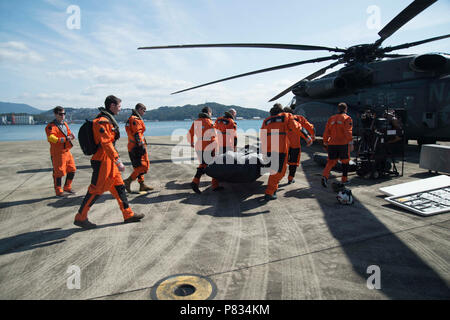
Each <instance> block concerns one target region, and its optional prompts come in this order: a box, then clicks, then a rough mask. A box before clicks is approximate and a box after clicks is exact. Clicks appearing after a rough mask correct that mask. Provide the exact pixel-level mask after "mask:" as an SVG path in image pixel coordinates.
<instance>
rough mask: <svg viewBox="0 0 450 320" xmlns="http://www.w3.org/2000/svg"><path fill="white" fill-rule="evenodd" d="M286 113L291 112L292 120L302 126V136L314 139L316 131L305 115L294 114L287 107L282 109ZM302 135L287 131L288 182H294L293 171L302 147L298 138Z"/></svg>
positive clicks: (296, 165) (298, 162) (295, 168)
mask: <svg viewBox="0 0 450 320" xmlns="http://www.w3.org/2000/svg"><path fill="white" fill-rule="evenodd" d="M283 111H284V112H286V113H291V114H292V116H293V117H294V120H295V121H297V122H298V123H300V125H301V126H302V133H303V135H304V136H306V137H307V136H310V137H311V139H312V141H314V140H315V138H316V136H315V134H316V132H315V130H314V125H313V124H311V123H310V122H308V120H306V118H305V117H303V116H301V115H299V114H294V110H292V109H291V108H289V107H286V108H284V109H283ZM301 137H302V135H296V134H295V133H294V131H291V132H289V133H288V138H289V152H288V166H289V175H288V184H291V183H294V182H295V180H294V177H295V172H296V171H297V168H298V166H299V165H300V156H301V154H302V148H301V144H300V138H301Z"/></svg>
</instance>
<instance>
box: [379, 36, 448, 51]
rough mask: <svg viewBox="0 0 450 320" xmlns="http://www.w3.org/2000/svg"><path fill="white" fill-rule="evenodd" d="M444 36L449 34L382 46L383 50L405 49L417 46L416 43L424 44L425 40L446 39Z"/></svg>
mask: <svg viewBox="0 0 450 320" xmlns="http://www.w3.org/2000/svg"><path fill="white" fill-rule="evenodd" d="M446 38H450V34H446V35H443V36H439V37H434V38H429V39H425V40H420V41H415V42H410V43H404V44H400V45H397V46H393V47H385V48H383V52H391V51H394V50H400V49H406V48H410V47H414V46H418V45H421V44H424V43H427V42H432V41H437V40H442V39H446Z"/></svg>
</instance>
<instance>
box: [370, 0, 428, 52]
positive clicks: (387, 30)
mask: <svg viewBox="0 0 450 320" xmlns="http://www.w3.org/2000/svg"><path fill="white" fill-rule="evenodd" d="M436 1H437V0H415V1H413V2H412V3H411V4H410V5H409V6H407V7H406V8H405V9H403V11H401V12H400V13H399V14H398V15H397V16H395V18H394V19H392V20H391V21H390V22H389V23H388V24H387V25H386V26H385V27H384V28H383V29H381V31H380V32H378V35H379V36H380V39H378V40H377V41H376V42H375V44H376V45H378V46H379V45H380V44H381V43H382V42H383V41H384V40H386V39H387V38H389V37H390V36H391V35H393V34H394V33H395V32H396V31H397V30H398V29H400V28H401V27H403V26H404V25H405V24H406V23H407V22H408V21H410V20H411V19H412V18H414V17H415V16H417V15H418V14H419V13H421V12H422V11H423V10H425V9H426V8H428V7H429V6H431V5H432V4H433V3H435V2H436Z"/></svg>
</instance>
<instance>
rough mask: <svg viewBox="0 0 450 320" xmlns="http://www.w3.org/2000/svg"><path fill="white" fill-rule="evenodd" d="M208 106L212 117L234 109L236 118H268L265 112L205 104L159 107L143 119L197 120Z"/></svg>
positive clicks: (150, 111)
mask: <svg viewBox="0 0 450 320" xmlns="http://www.w3.org/2000/svg"><path fill="white" fill-rule="evenodd" d="M205 106H208V107H210V108H211V109H212V112H213V117H220V116H223V114H224V112H225V111H227V110H229V109H230V108H234V109H235V110H236V112H237V116H238V117H242V118H244V119H251V118H253V117H260V118H266V117H268V116H269V114H268V112H267V111H263V110H259V109H252V108H243V107H239V106H233V105H231V106H226V105H223V104H219V103H215V102H207V103H204V104H199V105H190V104H188V105H185V106H183V107H159V108H158V109H154V110H149V111H147V112H146V113H145V116H144V118H145V119H148V120H159V121H164V120H184V119H197V116H198V114H199V113H200V111H201V110H202V109H203V108H204V107H205Z"/></svg>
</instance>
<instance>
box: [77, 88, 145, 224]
mask: <svg viewBox="0 0 450 320" xmlns="http://www.w3.org/2000/svg"><path fill="white" fill-rule="evenodd" d="M121 102H122V100H120V99H119V98H117V97H115V96H108V97H106V100H105V108H99V110H100V114H99V115H98V116H97V117H96V118H95V119H94V120H93V125H92V130H93V134H94V142H95V144H97V145H98V149H97V152H96V153H95V154H94V155H93V156H92V158H91V167H92V169H93V170H94V171H93V173H92V179H91V184H90V186H89V188H88V192H87V194H86V196H85V198H84V200H83V202H82V203H81V206H80V209H79V210H78V213H77V215H76V216H75V221H74V224H75V225H76V226H79V227H82V228H85V229H92V228H95V227H96V225H95V224H93V223H91V222H90V221H89V220H88V211H89V209H90V208H91V206H92V205H93V204H94V202H95V201H96V200H97V199H98V198H99V197H100V195H101V194H103V193H104V192H105V191H109V192H111V194H112V195H113V196H114V198H116V200H117V202H118V204H119V207H120V210H121V211H122V215H123V218H124V223H129V222H137V221H140V220H141V219H142V218H143V217H144V214H136V213H134V212H133V210H131V208H130V207H129V205H128V200H127V195H126V193H125V185H124V183H123V180H122V176H121V174H120V172H123V171H124V170H125V166H124V165H123V163H122V161H121V160H120V158H119V154H118V153H117V150H116V148H115V143H116V141H117V140H118V139H119V138H120V131H119V125H118V123H117V121H116V119H115V118H114V115H117V114H118V113H119V111H120V108H121Z"/></svg>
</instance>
